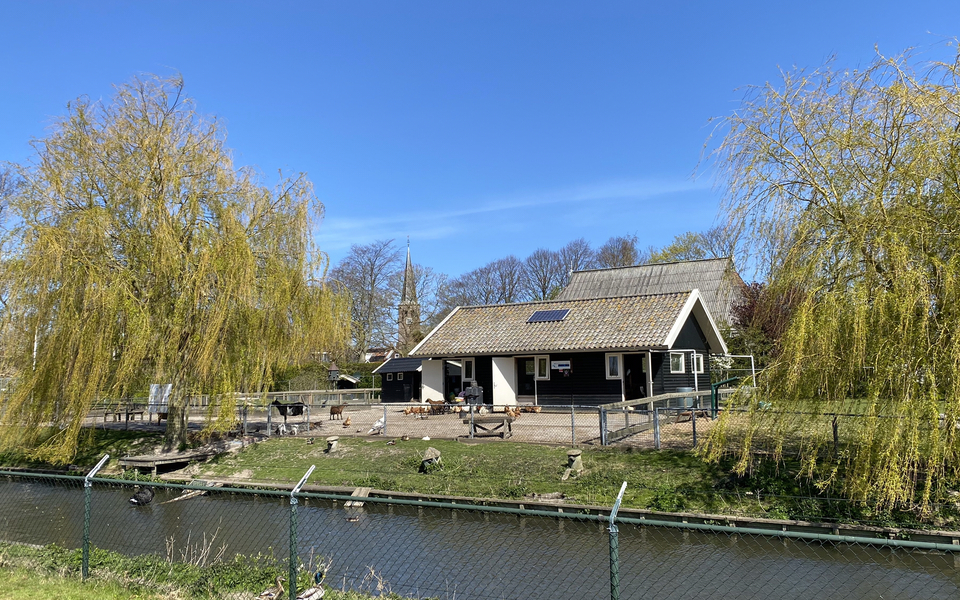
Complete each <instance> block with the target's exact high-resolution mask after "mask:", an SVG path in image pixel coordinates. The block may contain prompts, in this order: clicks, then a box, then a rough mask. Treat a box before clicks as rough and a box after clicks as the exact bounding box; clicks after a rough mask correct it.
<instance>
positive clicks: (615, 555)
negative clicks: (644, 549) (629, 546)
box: [610, 481, 627, 600]
mask: <svg viewBox="0 0 960 600" xmlns="http://www.w3.org/2000/svg"><path fill="white" fill-rule="evenodd" d="M626 489H627V482H626V481H624V482H623V485H622V486H620V493H619V494H617V501H616V502H615V503H614V504H613V510H612V511H610V600H620V536H619V533H620V530H619V529H618V528H617V511H618V510H620V502H621V501H622V500H623V492H624V491H625V490H626Z"/></svg>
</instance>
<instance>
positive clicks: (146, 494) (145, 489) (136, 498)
mask: <svg viewBox="0 0 960 600" xmlns="http://www.w3.org/2000/svg"><path fill="white" fill-rule="evenodd" d="M137 487H138V488H139V489H137V491H136V492H134V494H133V497H132V498H130V504H133V505H134V506H146V505H148V504H150V502H151V501H152V500H153V488H152V487H150V486H149V485H144V486H137Z"/></svg>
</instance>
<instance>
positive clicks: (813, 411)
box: [703, 53, 960, 512]
mask: <svg viewBox="0 0 960 600" xmlns="http://www.w3.org/2000/svg"><path fill="white" fill-rule="evenodd" d="M958 77H960V55H958V58H957V59H956V60H953V61H952V62H951V61H947V62H920V61H918V60H916V59H915V57H914V56H911V55H910V54H909V53H908V54H903V55H899V56H895V57H886V56H882V55H878V56H877V57H876V59H875V60H874V61H873V62H872V63H871V64H869V65H868V66H867V67H866V68H864V69H860V70H838V69H835V68H832V66H831V65H827V66H826V67H824V68H821V69H819V70H816V71H813V72H805V71H793V72H788V73H784V74H783V81H782V82H781V83H778V84H777V85H767V86H764V87H760V88H756V89H753V90H752V91H751V92H750V93H748V95H747V96H746V98H745V100H744V101H743V102H742V104H741V106H740V108H739V110H737V111H736V112H735V113H734V114H733V115H732V116H730V117H728V118H726V119H725V121H724V126H725V127H726V131H725V137H724V139H723V141H722V143H721V144H720V146H719V152H718V158H719V160H720V164H721V165H722V166H723V168H724V169H723V173H724V176H725V177H724V179H725V182H726V184H727V186H728V187H727V190H728V195H727V200H726V209H727V210H728V214H729V215H730V218H731V220H732V221H733V223H734V224H735V225H736V226H738V227H743V228H744V229H745V230H746V231H748V232H750V235H751V236H752V240H753V247H754V250H755V251H756V252H757V254H756V255H757V256H758V257H759V258H760V264H763V265H766V266H767V267H768V268H769V273H768V280H769V284H770V287H771V290H772V293H773V294H776V293H782V294H784V295H787V294H791V295H793V297H799V298H800V300H799V302H798V303H797V305H796V306H795V308H794V313H793V317H792V319H791V322H790V325H789V327H788V328H787V330H786V333H785V334H784V336H783V337H782V339H781V340H780V341H779V347H778V354H777V358H776V360H775V361H774V363H773V364H772V366H770V367H769V368H768V369H767V370H766V371H765V372H764V373H763V374H762V376H761V377H760V379H759V381H758V382H757V384H758V390H757V393H756V394H754V395H753V396H750V397H749V398H745V399H744V400H742V403H743V405H744V407H746V408H747V409H748V412H747V413H746V415H743V414H737V413H733V412H731V413H728V414H727V415H725V416H724V417H723V418H721V419H720V421H719V423H718V426H717V427H716V428H715V429H714V430H713V432H712V435H711V436H710V439H709V440H708V443H707V444H706V445H705V446H704V448H703V451H704V452H705V453H706V454H707V455H708V456H711V457H713V458H718V457H719V456H721V455H723V454H724V453H728V452H731V451H733V452H734V453H735V454H736V455H737V456H739V459H740V461H739V466H738V469H739V470H740V471H741V472H742V471H743V470H744V469H746V468H747V465H748V464H749V460H750V455H751V452H752V451H753V450H755V449H757V447H758V446H760V445H766V446H768V448H767V449H768V450H773V452H774V453H775V454H776V455H777V456H778V457H783V455H784V453H785V452H796V453H797V455H798V456H799V457H800V458H801V462H802V465H803V472H804V473H805V474H806V475H808V476H811V477H814V478H816V479H817V480H818V481H819V482H820V485H821V486H823V487H824V488H831V489H833V490H837V491H842V492H843V493H845V494H846V495H848V497H850V498H853V499H858V500H864V501H870V502H872V503H876V504H877V505H879V506H880V507H883V508H887V509H889V508H900V509H903V508H907V509H915V510H919V511H921V512H922V511H924V510H927V509H929V508H930V506H931V502H933V501H935V500H936V499H937V498H939V497H940V494H941V493H942V492H943V488H942V486H943V485H944V484H945V482H948V481H950V480H951V479H952V478H955V477H956V476H957V475H958V469H960V436H958V433H960V235H958V234H960V79H958ZM798 292H799V295H798V294H797V293H798ZM761 402H762V403H763V404H761ZM766 403H770V404H772V406H773V408H774V410H772V411H771V410H762V409H759V407H760V406H766ZM791 412H794V413H803V414H789V413H791ZM831 413H854V414H862V415H863V417H862V418H857V419H853V418H849V419H844V420H843V421H842V422H843V427H844V429H843V432H842V433H843V434H844V441H845V442H846V443H844V444H840V445H838V446H837V447H834V435H833V433H832V432H831V428H830V427H829V426H827V427H824V426H821V424H822V423H824V421H825V419H821V418H817V415H821V416H822V415H828V414H831ZM744 421H746V424H744ZM826 421H829V419H827V420H826Z"/></svg>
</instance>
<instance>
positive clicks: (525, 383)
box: [516, 356, 537, 400]
mask: <svg viewBox="0 0 960 600" xmlns="http://www.w3.org/2000/svg"><path fill="white" fill-rule="evenodd" d="M534 362H535V359H534V357H532V356H521V357H520V358H518V359H517V365H516V369H517V396H529V398H530V399H531V400H532V399H533V398H535V397H536V395H537V384H536V375H535V374H536V371H535V370H534V369H535V368H536V365H535V364H534Z"/></svg>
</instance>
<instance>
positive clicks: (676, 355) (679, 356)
mask: <svg viewBox="0 0 960 600" xmlns="http://www.w3.org/2000/svg"><path fill="white" fill-rule="evenodd" d="M670 372H671V373H685V372H686V371H685V370H684V367H683V352H671V353H670Z"/></svg>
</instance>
